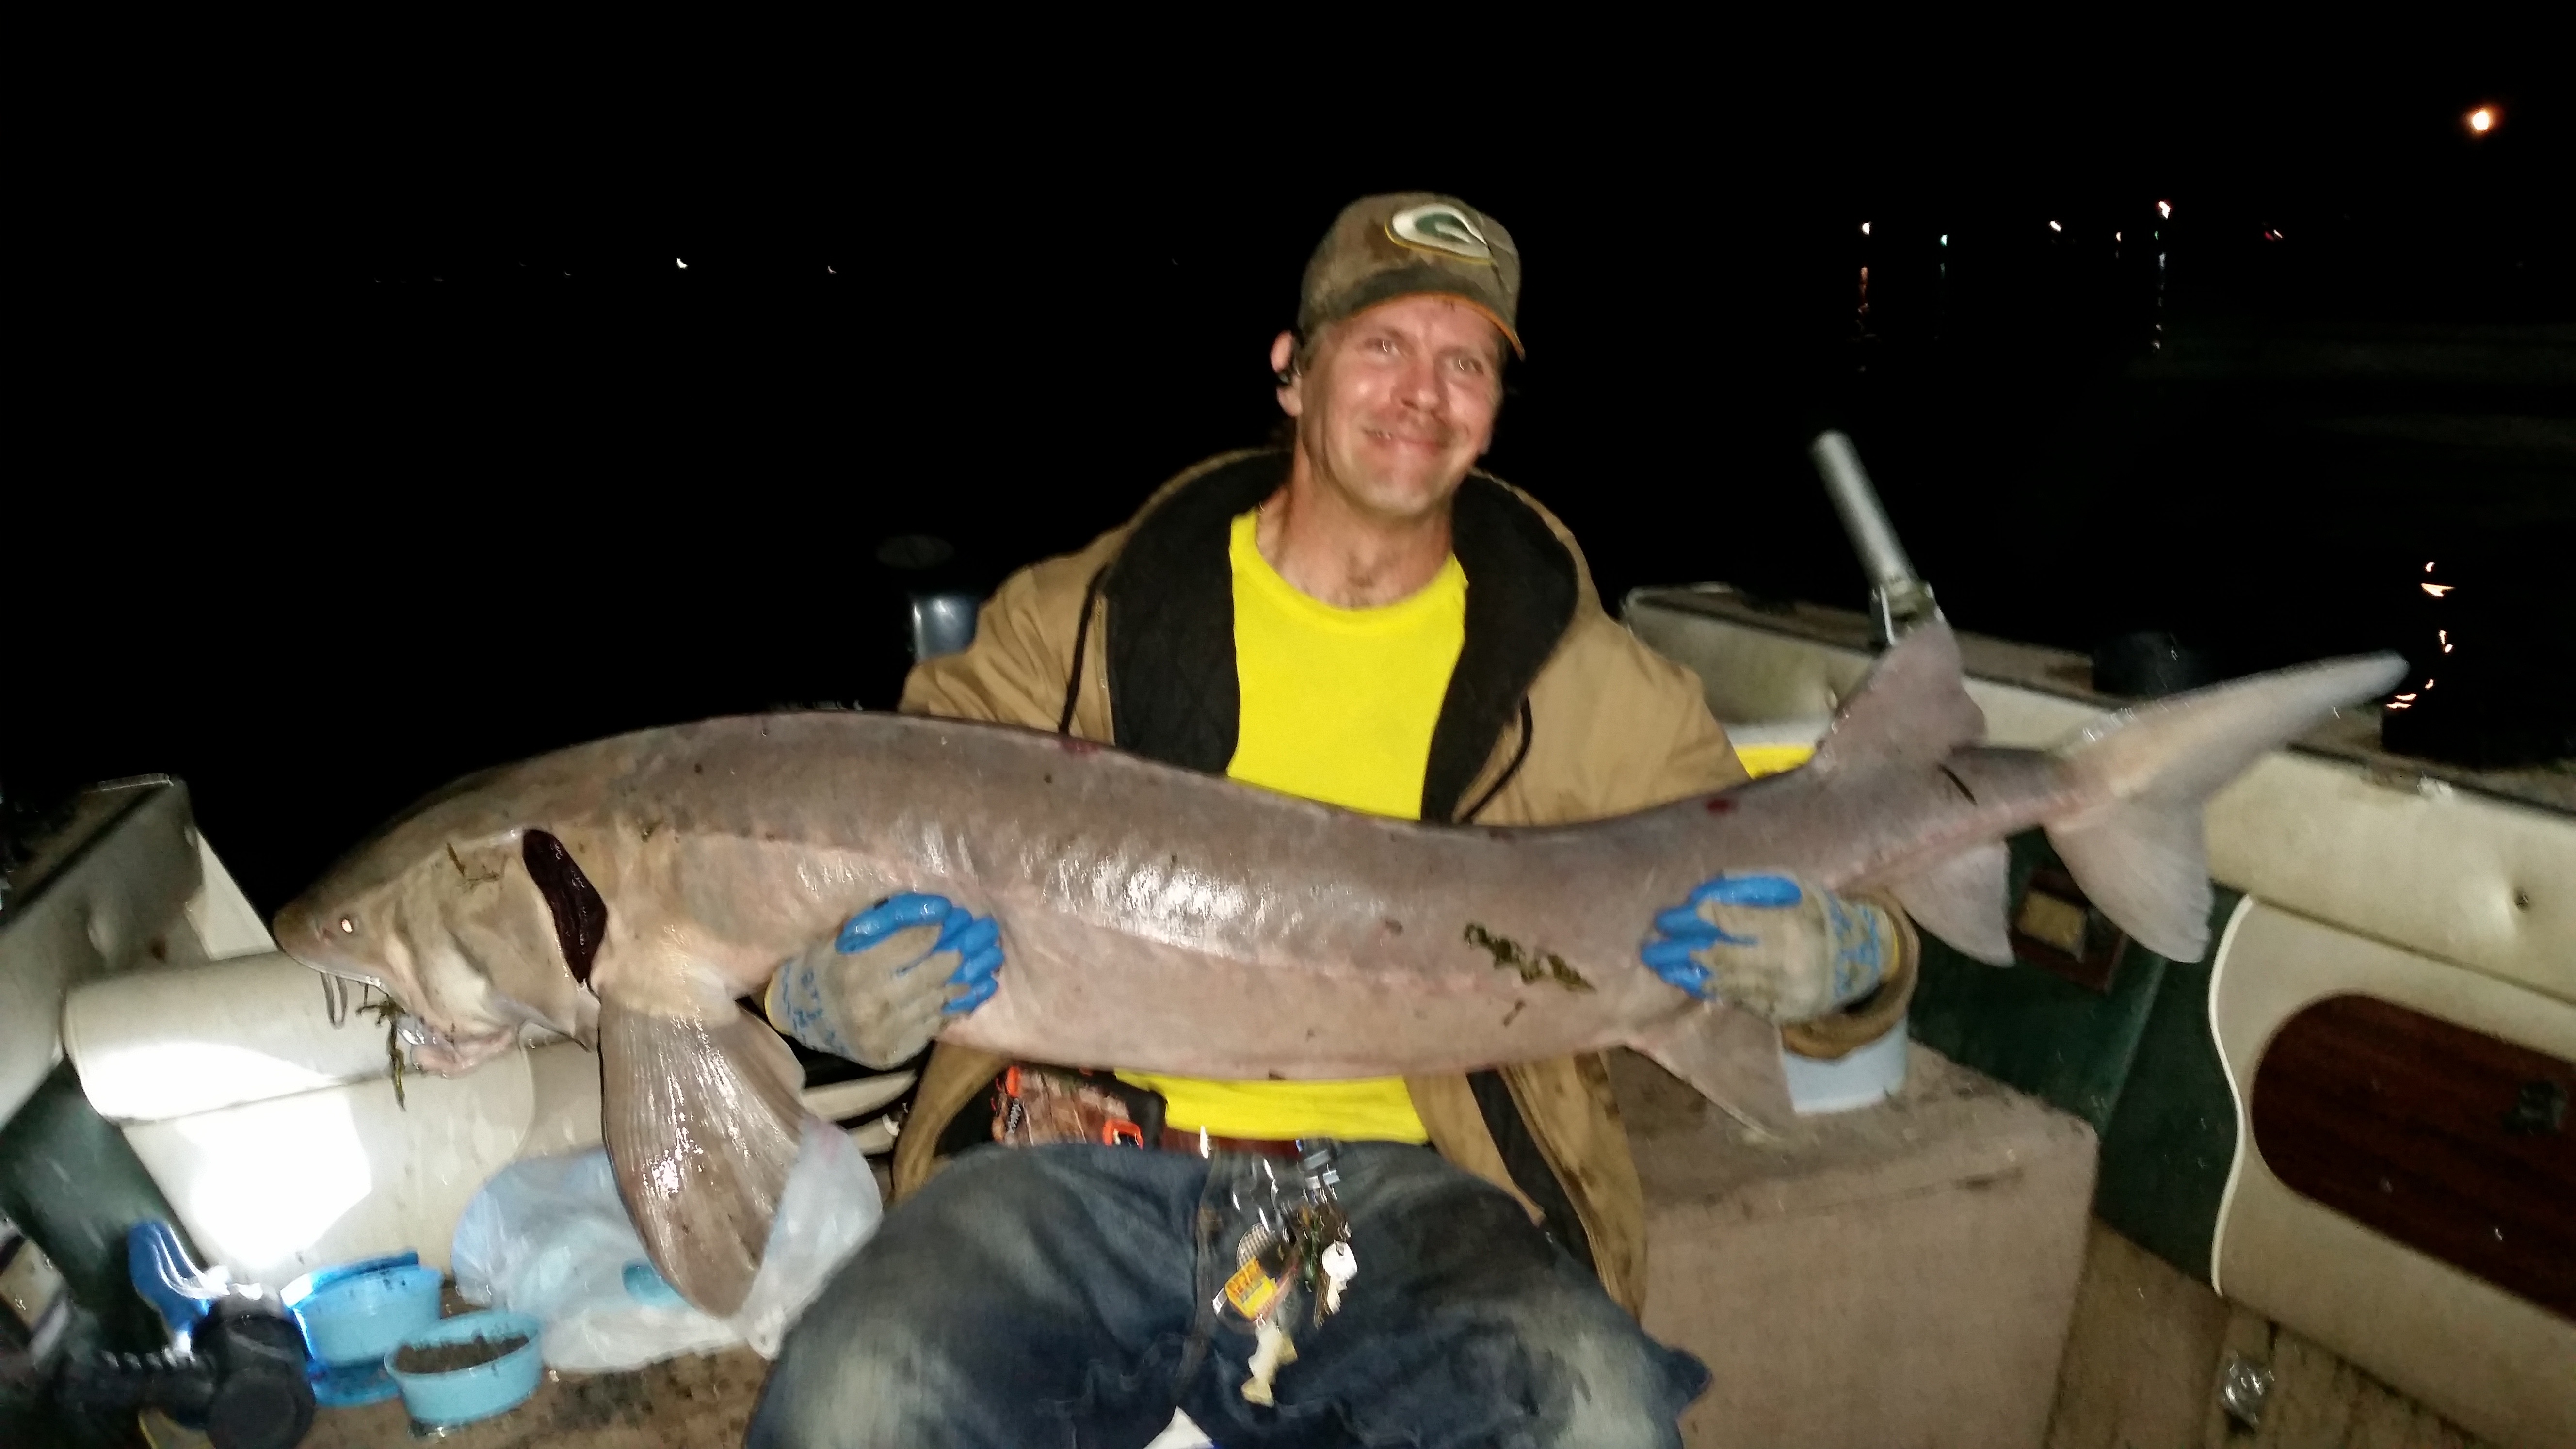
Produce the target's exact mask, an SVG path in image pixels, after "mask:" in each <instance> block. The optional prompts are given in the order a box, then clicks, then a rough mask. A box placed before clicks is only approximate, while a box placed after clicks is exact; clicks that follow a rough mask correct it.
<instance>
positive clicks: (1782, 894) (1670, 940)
mask: <svg viewBox="0 0 2576 1449" xmlns="http://www.w3.org/2000/svg"><path fill="white" fill-rule="evenodd" d="M1901 939H1902V934H1901V933H1900V932H1899V931H1898V930H1897V928H1896V923H1895V922H1894V921H1893V920H1891V919H1889V916H1888V912H1887V909H1886V908H1885V907H1883V906H1879V905H1877V904H1875V903H1873V902H1870V901H1847V900H1844V899H1843V898H1842V897H1840V896H1837V895H1835V894H1834V893H1833V892H1831V891H1827V890H1819V889H1817V888H1815V887H1813V886H1809V885H1805V884H1802V883H1801V882H1799V881H1798V879H1797V878H1796V877H1794V876H1787V875H1777V874H1770V873H1760V872H1748V873H1745V874H1740V875H1739V874H1727V875H1721V876H1718V877H1716V878H1714V879H1712V880H1708V881H1704V882H1702V883H1701V884H1700V886H1699V888H1698V889H1696V890H1694V891H1692V892H1691V893H1690V898H1689V899H1688V900H1686V901H1684V902H1683V903H1682V904H1680V905H1678V906H1675V907H1673V908H1672V909H1670V910H1668V911H1663V912H1660V913H1658V914H1657V915H1656V917H1655V933H1654V935H1653V936H1652V937H1651V938H1649V939H1648V940H1647V942H1646V944H1645V946H1644V947H1643V948H1642V949H1640V950H1639V952H1638V955H1639V956H1640V957H1641V958H1642V959H1643V960H1644V961H1645V963H1646V965H1647V966H1648V967H1649V968H1650V969H1652V970H1653V971H1654V973H1655V974H1656V975H1658V976H1661V977H1662V978H1664V979H1665V980H1666V981H1669V982H1671V983H1672V984H1673V985H1675V986H1678V987H1680V988H1681V989H1682V990H1684V991H1687V992H1689V993H1690V994H1691V995H1693V996H1696V997H1699V998H1700V999H1701V1000H1703V1001H1709V1000H1714V1001H1724V1002H1727V1003H1729V1004H1731V1005H1735V1006H1741V1007H1743V1008H1745V1009H1746V1010H1748V1011H1752V1012H1754V1013H1755V1014H1757V1015H1760V1016H1763V1017H1766V1018H1768V1019H1770V1020H1772V1021H1780V1022H1795V1021H1808V1020H1811V1019H1813V1018H1815V1017H1819V1016H1823V1015H1826V1014H1827V1013H1829V1012H1832V1011H1833V1010H1835V1009H1836V1008H1838V1007H1842V1006H1846V1005H1848V1004H1850V1003H1852V1002H1854V1001H1858V1000H1860V999H1861V998H1862V997H1865V996H1867V995H1869V993H1870V992H1872V991H1874V990H1876V989H1877V987H1878V983H1879V978H1880V977H1882V976H1884V975H1885V974H1886V973H1887V972H1888V971H1889V970H1890V969H1892V968H1893V967H1894V965H1895V961H1894V959H1893V958H1894V953H1895V952H1897V951H1898V950H1901V949H1902V947H1901V946H1900V945H1899V944H1898V943H1899V941H1900V940H1901Z"/></svg>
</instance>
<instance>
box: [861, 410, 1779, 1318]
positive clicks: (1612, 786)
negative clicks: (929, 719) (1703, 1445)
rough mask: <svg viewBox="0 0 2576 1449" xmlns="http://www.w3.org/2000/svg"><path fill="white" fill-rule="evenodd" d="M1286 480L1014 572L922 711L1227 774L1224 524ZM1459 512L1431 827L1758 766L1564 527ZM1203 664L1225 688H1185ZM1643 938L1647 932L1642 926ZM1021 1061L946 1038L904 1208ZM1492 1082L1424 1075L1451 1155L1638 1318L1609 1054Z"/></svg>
mask: <svg viewBox="0 0 2576 1449" xmlns="http://www.w3.org/2000/svg"><path fill="white" fill-rule="evenodd" d="M1285 476H1286V459H1285V457H1284V455H1282V454H1278V453H1269V452H1247V453H1232V454H1227V455H1224V456H1222V457H1218V458H1214V459H1210V460H1209V461H1208V462H1206V463H1202V464H1200V465H1199V466H1198V467H1196V468H1193V469H1191V470H1189V471H1188V472H1186V473H1184V474H1182V475H1181V476H1180V477H1178V478H1176V479H1174V480H1173V481H1172V482H1171V483H1169V484H1167V485H1166V486H1165V487H1164V488H1163V489H1162V490H1161V491H1159V492H1158V493H1157V494H1156V495H1155V496H1154V498H1153V500H1152V501H1150V502H1149V503H1147V505H1146V506H1145V509H1144V510H1143V511H1142V512H1140V513H1139V514H1138V515H1137V517H1136V518H1135V519H1133V520H1131V521H1130V522H1129V523H1128V524H1127V525H1126V526H1125V527H1123V528H1120V529H1118V530H1116V531H1115V532H1112V533H1109V534H1106V535H1104V536H1102V537H1101V538H1100V539H1099V540H1097V541H1096V542H1094V543H1093V544H1092V545H1091V546H1090V547H1088V548H1086V549H1084V550H1083V551H1081V552H1080V553H1077V554H1071V555H1068V556H1065V557H1061V558H1055V559H1049V560H1047V561H1046V562H1044V563H1040V564H1036V565H1034V566H1032V567H1030V568H1026V569H1023V570H1021V571H1020V572H1018V573H1017V574H1014V575H1012V576H1011V578H1010V579H1009V580H1007V581H1006V582H1004V583H1003V585H1002V587H1001V588H1000V590H999V591H998V592H996V593H995V594H994V596H993V598H992V599H991V600H990V601H989V602H988V603H986V604H985V605H984V608H983V612H982V614H981V616H980V618H979V619H978V621H977V631H976V636H975V642H974V644H973V646H972V647H970V648H968V649H967V650H965V651H964V652H963V653H960V654H954V655H950V656H947V657H945V658H940V659H933V660H930V661H927V662H925V663H924V664H922V665H921V666H920V667H918V668H916V669H914V670H913V672H912V676H911V678H910V679H909V680H908V681H907V682H906V684H905V686H904V693H903V708H904V709H905V710H906V711H908V712H913V713H923V714H937V715H946V716H950V717H953V718H960V719H979V720H996V721H1001V722H1005V723H1010V724H1018V725H1027V726H1035V727H1038V728H1044V729H1054V728H1059V727H1061V728H1066V729H1069V730H1070V731H1071V732H1072V733H1074V734H1076V735H1079V736H1081V737H1083V738H1086V739H1094V740H1102V741H1107V742H1113V743H1117V744H1119V745H1120V746H1122V747H1124V748H1143V749H1144V752H1146V753H1152V754H1156V755H1158V757H1162V758H1169V759H1173V760H1175V761H1176V762H1178V763H1184V764H1192V765H1195V766H1197V767H1198V768H1203V769H1213V770H1216V771H1222V770H1223V768H1224V766H1225V761H1226V759H1227V758H1228V757H1229V756H1230V754H1231V751H1232V747H1233V741H1232V735H1231V730H1232V720H1233V715H1232V709H1233V703H1232V702H1233V700H1234V695H1233V692H1232V691H1233V688H1234V684H1233V679H1232V677H1231V669H1230V664H1231V660H1232V633H1231V630H1232V617H1231V603H1230V598H1231V595H1230V593H1229V594H1227V595H1226V599H1227V602H1224V603H1222V604H1218V603H1216V601H1215V596H1214V593H1213V591H1215V590H1220V589H1225V588H1227V587H1229V585H1228V584H1227V578H1228V575H1227V573H1226V570H1227V561H1226V552H1225V544H1224V536H1223V534H1222V532H1213V533H1212V532H1211V530H1212V529H1215V528H1216V527H1217V526H1218V525H1219V524H1221V523H1222V521H1224V520H1228V519H1231V518H1232V517H1233V516H1235V515H1236V514H1238V513H1240V512H1242V511H1243V510H1244V509H1245V508H1249V507H1251V506H1253V505H1254V504H1257V503H1258V502H1259V501H1260V500H1261V499H1262V498H1264V497H1267V496H1268V495H1269V493H1270V492H1271V491H1273V490H1274V489H1275V488H1276V487H1277V486H1278V484H1279V482H1280V481H1282V480H1284V478H1285ZM1456 520H1457V527H1456V529H1455V530H1454V533H1455V535H1456V540H1457V542H1456V548H1457V553H1458V557H1459V560H1460V562H1461V563H1462V564H1463V565H1466V566H1467V569H1468V597H1469V606H1468V607H1469V614H1468V636H1469V637H1468V644H1467V646H1466V648H1465V649H1464V650H1462V652H1461V656H1460V663H1459V666H1458V670H1457V673H1456V675H1455V676H1454V677H1453V681H1452V688H1451V692H1450V696H1449V698H1448V700H1447V701H1446V702H1445V703H1444V706H1443V711H1442V722H1441V725H1440V726H1439V727H1438V729H1437V730H1436V731H1435V734H1434V740H1433V751H1432V753H1433V759H1432V764H1431V770H1430V774H1431V776H1432V777H1433V778H1432V779H1430V780H1427V781H1426V784H1425V801H1426V810H1425V815H1424V818H1425V819H1463V818H1468V817H1470V816H1472V818H1473V819H1475V820H1477V821H1478V822H1480V823H1483V824H1490V825H1547V824H1560V823H1564V822H1569V821H1579V820H1589V819H1598V818H1601V817H1604V816H1610V815H1617V814H1621V813H1624V812H1627V811H1631V810H1637V809H1642V808H1644V807H1646V806H1649V805H1658V804H1662V803H1664V802H1666V801H1669V800H1674V799H1678V798H1680V797H1682V796H1685V795H1691V794H1697V793H1700V792H1704V791H1708V790H1714V789H1722V788H1724V787H1726V786H1728V785H1731V784H1734V783H1736V782H1738V781H1740V780H1742V779H1743V778H1744V771H1743V767H1742V766H1741V765H1740V764H1738V763H1737V761H1736V758H1735V752H1734V750H1733V748H1732V747H1731V746H1729V745H1728V743H1727V740H1726V736H1725V734H1724V732H1723V731H1721V730H1720V729H1719V728H1718V725H1717V722H1716V720H1715V719H1713V718H1712V717H1711V716H1710V714H1709V712H1708V707H1707V705H1706V703H1705V702H1704V701H1703V699H1702V697H1701V693H1700V686H1699V681H1698V680H1697V679H1696V678H1695V677H1693V676H1692V675H1691V673H1690V672H1689V671H1688V670H1686V669H1683V668H1682V667H1681V666H1679V665H1677V664H1674V663H1672V662H1671V661H1670V660H1667V659H1665V658H1663V657H1662V656H1661V655H1658V654H1656V653H1654V652H1653V651H1652V650H1650V649H1648V648H1647V647H1646V646H1645V645H1643V644H1641V643H1639V642H1637V640H1636V639H1635V638H1634V637H1633V636H1631V635H1630V634H1629V633H1628V631H1627V630H1626V629H1625V628H1623V627H1621V626H1620V625H1619V624H1617V623H1616V622H1614V621H1613V620H1612V619H1611V618H1610V617H1609V615H1608V614H1606V613H1604V612H1603V610H1602V608H1601V602H1600V599H1599V596H1598V595H1597V594H1596V593H1595V591H1594V589H1593V585H1592V579H1591V575H1590V573H1589V572H1588V571H1587V570H1586V569H1585V567H1584V565H1583V560H1582V555H1581V553H1580V552H1579V551H1577V549H1576V548H1575V544H1574V540H1573V538H1572V537H1571V536H1570V535H1569V534H1568V533H1567V532H1566V530H1565V527H1564V525H1562V524H1560V523H1559V522H1557V520H1556V519H1555V518H1554V517H1553V516H1551V515H1550V514H1548V512H1547V511H1546V510H1545V509H1543V508H1541V507H1540V506H1539V505H1538V504H1537V503H1536V502H1534V501H1533V500H1531V499H1530V498H1529V497H1528V496H1527V495H1525V494H1522V493H1520V492H1519V491H1518V490H1516V489H1512V488H1510V487H1509V486H1508V485H1505V484H1502V483H1500V482H1498V481H1496V480H1493V479H1490V478H1485V477H1483V476H1482V475H1475V476H1472V477H1471V478H1470V479H1469V481H1468V483H1467V484H1466V485H1465V486H1464V487H1462V489H1461V491H1460V498H1459V504H1458V510H1457V514H1456ZM1211 537H1213V538H1214V553H1213V558H1212V559H1209V558H1206V557H1205V554H1206V552H1207V546H1208V540H1209V539H1210V538H1211ZM1480 570H1481V571H1480ZM1192 590H1196V591H1197V592H1196V593H1195V594H1193V593H1191V592H1190V591H1192ZM1533 601H1534V602H1533ZM1210 615H1213V617H1208V616H1210ZM1498 640H1499V641H1501V642H1499V643H1498V642H1496V641H1498ZM1077 660H1079V665H1078V668H1079V670H1080V678H1079V686H1080V687H1079V688H1078V689H1076V688H1073V687H1072V686H1073V685H1074V684H1075V682H1076V675H1075V671H1076V668H1077V664H1076V661H1077ZM1211 660H1214V661H1217V664H1218V666H1219V667H1214V668H1211V667H1210V665H1209V661H1211ZM1184 667H1186V668H1187V669H1189V670H1191V671H1192V672H1195V673H1199V674H1203V675H1210V676H1214V675H1223V676H1224V677H1223V678H1218V679H1213V680H1212V681H1210V680H1187V681H1182V682H1181V684H1182V686H1183V687H1182V688H1181V689H1180V690H1179V691H1178V692H1177V693H1175V692H1173V691H1172V690H1169V689H1167V688H1166V687H1165V686H1166V685H1167V684H1169V683H1170V681H1169V679H1168V675H1169V674H1170V673H1171V672H1172V671H1173V670H1175V669H1179V668H1184ZM1211 683H1212V685H1213V692H1211V691H1210V689H1209V688H1208V687H1207V686H1208V685H1210V684H1211ZM1113 696H1121V697H1116V698H1114V697H1113ZM1069 702H1070V708H1069V713H1068V703H1069ZM1497 787H1499V788H1497ZM1646 929H1647V923H1646V922H1643V921H1640V922H1638V931H1639V933H1640V935H1641V936H1642V934H1643V933H1644V932H1645V930H1646ZM1004 969H1006V970H1007V969H1008V967H1007V965H1006V966H1005V968H1004ZM1005 1065H1007V1063H1005V1062H1003V1061H1002V1060H1000V1059H999V1058H997V1057H994V1056H992V1055H990V1054H987V1053H980V1052H975V1051H970V1050H965V1049H962V1048H957V1047H951V1046H948V1045H945V1044H942V1045H941V1046H939V1047H938V1048H937V1049H936V1050H935V1051H934V1052H933V1053H932V1055H931V1059H930V1063H929V1067H928V1069H927V1070H926V1071H925V1073H924V1074H923V1078H922V1085H921V1093H920V1096H919V1098H918V1100H917V1102H916V1105H915V1107H914V1110H913V1115H912V1119H911V1121H910V1123H909V1124H908V1126H907V1128H906V1130H905V1132H904V1134H903V1137H902V1140H901V1142H900V1144H899V1145H898V1146H897V1148H896V1152H895V1166H894V1174H895V1193H896V1195H897V1197H898V1198H901V1197H902V1196H904V1195H906V1194H909V1193H910V1192H912V1191H913V1190H914V1189H916V1188H918V1187H920V1186H921V1184H922V1183H923V1182H924V1181H926V1180H927V1179H928V1177H929V1175H930V1173H931V1171H932V1170H933V1167H934V1165H935V1163H934V1157H935V1153H936V1149H937V1147H938V1144H939V1141H940V1138H941V1136H942V1134H943V1133H945V1132H946V1131H947V1130H948V1127H949V1124H950V1122H951V1121H952V1119H954V1118H956V1117H957V1115H958V1113H959V1112H960V1110H961V1109H963V1108H965V1107H966V1106H968V1105H969V1104H970V1103H973V1102H975V1101H976V1100H977V1099H978V1098H979V1097H981V1096H982V1095H983V1094H984V1092H985V1090H986V1088H987V1086H988V1085H989V1084H990V1083H991V1081H992V1079H993V1077H994V1076H995V1075H996V1074H997V1073H998V1072H1000V1071H1001V1069H1002V1068H1003V1067H1004V1066H1005ZM1475 1075H1476V1077H1478V1078H1483V1079H1484V1084H1483V1088H1482V1097H1483V1100H1481V1101H1480V1095H1479V1087H1478V1085H1477V1083H1476V1081H1475V1080H1473V1079H1471V1078H1470V1077H1469V1076H1466V1075H1455V1076H1433V1077H1408V1078H1406V1080H1405V1085H1406V1087H1407V1089H1408V1090H1409V1091H1410V1092H1411V1094H1412V1097H1413V1105H1414V1110H1415V1111H1417V1112H1418V1113H1420V1114H1421V1117H1422V1122H1423V1125H1424V1126H1425V1127H1426V1128H1427V1129H1428V1130H1429V1132H1430V1135H1431V1143H1432V1146H1433V1147H1435V1148H1436V1149H1437V1150H1438V1151H1439V1152H1440V1153H1441V1155H1443V1156H1444V1157H1446V1158H1448V1159H1449V1160H1450V1161H1451V1162H1454V1163H1456V1164H1457V1165H1458V1166H1460V1167H1462V1168H1465V1169H1466V1170H1468V1171H1470V1172H1473V1173H1475V1174H1476V1175H1478V1176H1480V1177H1483V1178H1485V1179H1486V1180H1488V1181H1490V1182H1492V1183H1494V1184H1495V1185H1496V1186H1499V1187H1501V1188H1503V1189H1505V1190H1506V1191H1509V1192H1511V1193H1512V1194H1513V1195H1514V1196H1515V1197H1517V1198H1519V1199H1520V1200H1521V1202H1522V1204H1523V1205H1524V1206H1525V1207H1528V1208H1529V1209H1530V1211H1531V1213H1532V1216H1533V1217H1534V1218H1537V1219H1538V1220H1540V1221H1541V1222H1542V1223H1543V1224H1544V1223H1547V1222H1548V1220H1549V1216H1550V1213H1549V1209H1550V1208H1553V1210H1554V1213H1555V1214H1557V1215H1562V1214H1564V1213H1566V1212H1567V1211H1568V1209H1570V1211H1571V1215H1572V1217H1573V1218H1574V1219H1575V1220H1576V1223H1577V1224H1579V1229H1580V1234H1581V1241H1580V1242H1574V1241H1571V1234H1570V1233H1560V1238H1561V1240H1566V1241H1568V1243H1569V1246H1570V1247H1572V1248H1573V1249H1574V1250H1575V1251H1577V1252H1578V1253H1581V1252H1584V1251H1586V1250H1588V1252H1589V1255H1590V1257H1591V1261H1592V1264H1593V1267H1594V1269H1595V1271H1597V1272H1598V1273H1599V1274H1600V1277H1601V1280H1602V1282H1603V1284H1604V1285H1605V1286H1606V1287H1607V1288H1608V1289H1609V1291H1610V1293H1611V1296H1612V1297H1614V1298H1615V1299H1617V1300H1618V1301H1619V1302H1620V1303H1622V1304H1624V1305H1625V1306H1627V1308H1628V1309H1629V1310H1630V1311H1631V1312H1635V1311H1636V1310H1637V1308H1638V1306H1639V1305H1640V1303H1641V1302H1642V1300H1643V1298H1644V1295H1645V1271H1646V1262H1645V1258H1646V1242H1645V1216H1644V1204H1643V1202H1642V1200H1641V1197H1640V1192H1639V1188H1638V1185H1637V1169H1636V1164H1635V1162H1634V1161H1633V1160H1632V1159H1631V1158H1630V1157H1629V1155H1628V1142H1627V1137H1626V1135H1625V1133H1624V1132H1623V1131H1622V1130H1621V1128H1620V1125H1619V1112H1618V1108H1617V1106H1616V1105H1615V1104H1614V1103H1613V1102H1612V1100H1611V1095H1610V1081H1609V1072H1608V1068H1607V1066H1606V1064H1605V1063H1604V1062H1603V1060H1602V1059H1601V1058H1600V1057H1599V1056H1597V1055H1585V1056H1579V1057H1567V1058H1559V1059H1556V1060H1552V1061H1542V1062H1533V1063H1529V1064H1527V1065H1522V1066H1513V1067H1505V1068H1502V1069H1500V1071H1499V1072H1498V1073H1493V1074H1487V1073H1478V1074H1475ZM1498 1121H1499V1122H1500V1123H1502V1125H1503V1128H1504V1129H1507V1130H1497V1127H1496V1125H1495V1124H1496V1123H1497V1122H1498ZM1533 1149H1535V1155H1536V1159H1538V1160H1535V1161H1534V1160H1533V1159H1532V1150H1533ZM1555 1226H1557V1227H1560V1228H1562V1227H1567V1226H1572V1225H1563V1224H1559V1225H1555Z"/></svg>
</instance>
